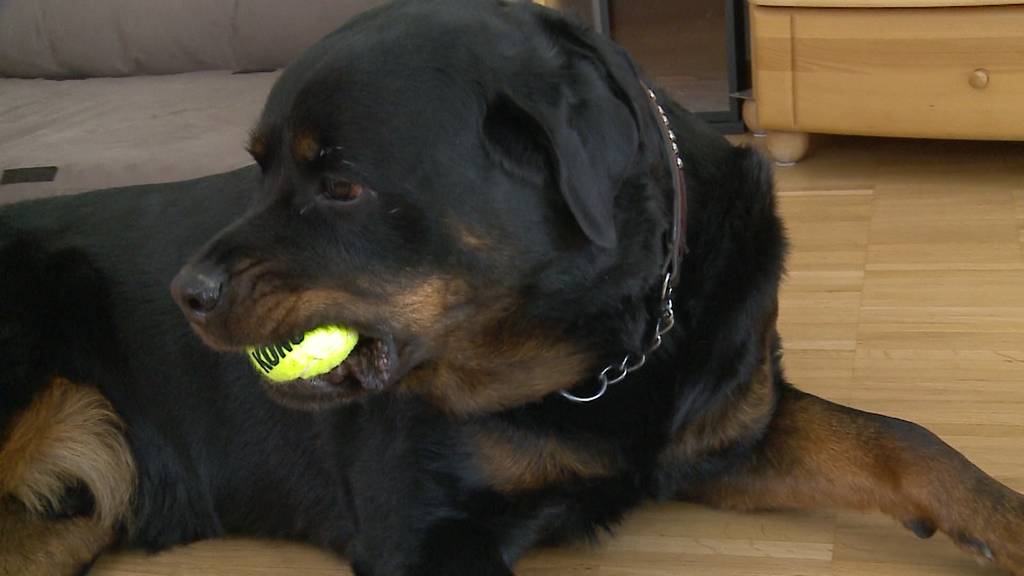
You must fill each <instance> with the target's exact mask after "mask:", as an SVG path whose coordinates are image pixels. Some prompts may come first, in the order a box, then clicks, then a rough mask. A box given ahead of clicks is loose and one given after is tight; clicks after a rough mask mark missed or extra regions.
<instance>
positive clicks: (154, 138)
mask: <svg viewBox="0 0 1024 576" xmlns="http://www.w3.org/2000/svg"><path fill="white" fill-rule="evenodd" d="M277 76H278V73H277V72H270V73H261V74H232V73H230V72H224V71H208V72H191V73H187V74H174V75H165V76H137V77H131V78H90V79H88V80H61V81H56V80H41V79H36V80H22V79H16V78H3V79H0V170H7V169H11V168H27V167H34V166H57V167H58V168H59V171H58V172H57V177H56V179H55V180H54V181H52V182H35V183H20V184H7V185H4V186H0V204H5V203H8V202H15V201H18V200H25V199H29V198H39V197H42V196H53V195H58V194H70V193H74V192H82V191H84V190H91V189H95V188H107V187H112V186H127V185H130V184H147V183H153V182H169V181H174V180H184V179H186V178H194V177H198V176H206V175H208V174H216V173H218V172H225V171H228V170H232V169H234V168H238V167H241V166H245V165H246V164H251V163H252V158H250V157H249V155H248V154H247V153H246V152H245V148H244V147H245V142H246V140H247V136H248V132H249V130H250V129H251V128H252V127H253V125H254V124H255V123H256V120H257V118H258V117H259V113H260V110H261V109H262V107H263V101H264V100H265V99H266V97H267V93H268V92H269V91H270V87H271V86H272V85H273V83H274V80H276V79H277Z"/></svg>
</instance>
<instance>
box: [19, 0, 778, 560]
mask: <svg viewBox="0 0 1024 576" xmlns="http://www.w3.org/2000/svg"><path fill="white" fill-rule="evenodd" d="M644 98H645V95H644V92H643V89H642V87H641V86H640V84H639V81H638V79H637V77H636V76H635V72H634V68H633V65H632V63H631V62H630V60H629V59H628V57H626V56H625V55H624V54H623V53H622V52H621V50H620V49H618V48H617V47H614V46H613V45H611V44H610V43H609V42H607V41H605V40H603V39H599V38H598V37H596V36H595V35H593V34H591V33H590V32H587V31H584V30H582V29H580V28H578V27H577V26H576V25H574V24H570V23H567V22H565V21H563V20H562V19H561V18H559V17H557V16H555V15H553V14H552V13H549V12H548V11H546V10H543V9H540V8H536V7H528V6H524V5H519V4H517V3H504V2H498V1H497V0H495V1H487V2H478V1H441V0H429V1H424V0H417V1H400V2H396V3H395V4H394V5H391V6H388V7H385V8H383V9H380V10H376V11H374V12H372V13H369V14H367V15H364V16H362V17H359V18H357V19H356V20H354V21H353V22H351V23H350V24H348V25H347V26H345V27H344V28H342V29H341V30H339V31H338V32H336V33H334V34H333V35H331V36H329V37H328V38H326V39H325V40H323V41H322V42H321V43H319V44H317V45H316V46H314V47H313V48H311V49H310V50H309V51H308V52H307V53H306V54H305V55H303V56H302V57H300V58H299V60H297V61H296V62H295V63H294V64H293V65H292V66H290V67H289V69H288V70H287V71H286V72H285V73H284V75H283V76H282V78H281V79H280V81H279V82H278V84H277V86H276V87H275V88H274V91H273V93H272V94H271V96H270V98H269V100H268V102H267V106H266V109H265V111H264V114H263V117H262V120H261V121H260V125H259V127H258V131H260V132H261V133H262V134H265V135H267V138H268V141H267V142H266V148H267V150H268V152H267V154H266V155H265V156H263V157H261V158H260V161H261V165H262V169H258V168H256V167H249V168H244V169H241V170H237V171H234V172H231V173H227V174H223V175H219V176H211V177H208V178H201V179H198V180H193V181H189V182H182V183H177V184H167V185H154V186H139V187H130V188H124V189H118V190H109V191H102V192H96V193H90V194H84V195H80V196H76V197H73V198H63V199H54V200H46V201H40V202H33V203H26V204H21V205H16V206H12V207H7V208H4V209H3V210H2V212H0V226H2V228H0V233H2V240H3V247H2V249H0V250H2V252H0V273H2V274H3V278H4V282H3V283H2V284H0V348H2V349H3V350H4V353H5V357H6V359H7V360H6V362H5V363H4V365H3V369H2V370H3V371H2V372H0V393H2V394H3V395H4V396H3V397H2V398H0V429H3V428H6V425H7V424H8V423H9V422H10V421H11V420H12V418H14V417H16V414H17V413H18V411H19V410H21V409H22V408H23V407H24V406H25V405H26V403H27V402H28V401H29V400H30V398H31V397H32V396H33V395H34V394H35V393H37V392H38V391H39V390H40V389H42V387H43V386H45V385H46V382H47V381H48V378H49V376H51V375H54V374H60V375H63V376H66V377H68V378H71V379H74V380H77V381H83V382H87V383H89V384H92V385H95V386H96V387H98V388H99V389H100V390H101V391H102V392H103V393H104V394H105V395H106V396H107V397H108V398H109V399H110V400H111V401H112V403H113V404H114V406H115V407H116V408H117V410H118V411H119V413H120V414H121V415H122V417H123V418H124V420H125V421H126V422H127V424H128V430H129V432H128V436H129V439H130V441H131V445H132V447H133V450H134V454H135V456H136V458H137V461H138V466H139V481H140V484H139V489H138V495H137V497H136V500H135V510H134V522H133V523H132V525H131V526H132V528H131V529H130V530H126V531H125V533H124V534H123V537H122V541H121V545H123V546H132V547H143V548H147V549H151V550H158V549H162V548H165V547H168V546H171V545H174V544H178V543H182V542H188V541H192V540H196V539H201V538H209V537H214V536H220V535H223V534H252V535H265V536H275V537H283V538H292V539H297V540H303V541H308V542H312V543H314V544H316V545H319V546H323V547H326V548H330V549H332V550H335V551H337V552H339V553H342V554H344V555H346V556H347V557H348V558H349V559H351V561H352V562H353V565H354V566H355V569H356V572H357V573H358V574H361V575H364V576H365V575H375V576H382V575H392V574H396V575H397V574H403V575H406V574H407V575H414V574H452V575H456V574H459V575H464V574H476V575H495V576H497V575H504V574H510V573H511V569H512V567H513V566H514V563H515V561H516V559H517V557H518V556H519V555H520V554H521V553H523V552H524V551H525V550H526V549H528V548H530V547H532V546H535V545H538V544H542V543H551V542H560V541H564V540H567V539H578V538H590V537H592V536H593V535H594V534H595V533H596V532H597V531H599V530H603V529H607V528H609V527H611V526H613V525H614V524H615V523H617V522H618V521H619V520H620V519H621V518H622V516H623V515H624V514H625V513H626V512H627V511H628V510H629V509H630V508H631V507H633V506H635V505H637V504H638V503H639V502H641V501H642V500H644V499H646V498H652V497H653V498H667V497H673V496H676V495H678V494H680V493H683V492H685V488H686V486H687V485H688V484H695V483H700V482H701V481H703V480H704V479H707V478H710V477H713V476H714V475H715V474H716V473H717V472H718V471H720V470H723V469H725V468H727V467H728V466H729V465H730V464H731V463H732V462H734V461H736V460H737V459H739V458H742V456H743V455H744V453H745V452H746V449H747V447H748V446H749V445H750V444H752V443H754V442H756V440H757V432H756V431H755V432H754V433H752V435H751V437H750V438H746V439H743V441H738V442H737V443H736V444H735V445H734V446H733V447H732V448H730V449H727V450H724V451H722V452H721V453H720V454H717V455H715V456H713V457H709V458H706V459H701V460H699V461H694V462H692V463H689V464H688V465H686V466H682V467H676V468H673V469H665V468H664V467H663V466H661V465H660V464H659V455H660V454H662V453H663V452H664V450H665V448H666V446H667V443H668V442H669V440H670V438H671V437H672V436H673V434H674V433H675V432H676V431H677V430H680V429H681V428H683V427H685V426H686V425H687V424H688V423H690V422H692V421H693V420H694V419H695V418H697V417H699V416H700V415H702V414H705V413H706V412H707V411H708V410H709V409H710V408H712V407H715V406H718V405H719V404H720V403H723V402H729V401H730V399H731V398H734V397H737V396H738V395H739V394H741V393H742V391H743V387H745V386H747V385H749V383H750V382H751V379H752V374H753V373H754V372H755V370H757V369H758V367H759V366H760V365H761V363H762V362H764V361H765V358H764V350H763V347H762V345H761V340H760V339H759V336H760V334H761V331H760V330H761V328H760V327H761V323H762V322H763V321H764V317H765V315H766V314H769V313H770V310H772V309H773V308H774V306H775V303H776V297H777V294H776V290H777V286H778V282H779V278H780V275H781V273H782V266H783V264H782V262H783V253H784V244H785V242H784V235H783V230H782V226H781V223H780V221H779V219H778V217H777V216H776V212H775V205H774V200H773V196H772V184H771V177H770V173H769V169H768V167H767V165H766V164H765V163H764V162H763V161H762V160H761V159H760V158H759V157H758V156H757V154H755V153H754V152H752V151H750V150H747V149H743V148H734V147H732V146H730V145H729V144H728V143H727V142H726V141H725V140H724V139H722V138H721V137H720V136H719V135H718V134H716V133H714V132H713V131H712V130H710V129H709V128H708V127H706V126H705V125H704V124H702V123H701V122H700V121H699V120H698V119H696V118H695V117H694V116H692V115H691V114H689V113H688V112H686V111H684V110H683V109H681V108H680V107H678V106H676V105H674V104H670V105H669V106H668V107H669V109H670V117H671V122H672V124H673V127H674V129H675V131H676V132H677V133H678V134H679V136H680V144H681V148H682V156H683V157H684V158H685V159H686V165H687V169H686V180H687V186H688V189H689V192H690V194H689V231H690V235H689V238H688V239H687V240H688V244H689V247H690V252H689V254H688V255H687V256H686V258H685V259H684V260H683V271H682V278H681V281H682V284H681V286H680V288H679V289H678V291H677V296H676V308H677V311H678V315H679V318H678V323H677V327H676V328H675V329H674V330H673V331H672V332H671V333H670V334H669V335H668V336H667V338H666V344H665V345H664V346H663V347H662V349H661V350H660V351H659V352H658V353H657V354H656V355H655V356H654V357H652V358H651V359H650V360H649V361H648V363H647V366H646V367H644V368H643V369H642V370H641V371H639V372H637V373H636V374H634V375H633V376H631V377H630V378H629V379H628V380H627V381H626V382H624V383H622V384H620V385H618V386H616V387H613V388H612V389H611V391H610V392H609V394H608V395H607V397H605V398H603V399H602V400H600V401H598V402H595V403H593V404H590V405H586V406H579V405H575V404H570V403H568V402H566V401H565V400H564V399H562V398H561V397H560V396H558V395H557V394H550V395H547V396H545V397H543V398H538V399H537V400H536V401H535V402H530V403H526V404H522V405H520V406H516V407H513V408H511V409H504V410H500V411H498V412H495V413H481V414H471V415H464V416H462V417H454V416H452V415H450V414H448V413H446V412H445V411H443V410H440V409H438V408H436V407H435V406H434V405H433V404H431V403H429V402H427V401H425V400H424V399H423V398H421V397H419V396H417V395H411V394H397V393H390V392H385V393H382V394H376V395H369V396H366V397H365V398H363V399H361V400H359V401H357V402H354V403H350V404H346V405H344V406H341V407H339V408H336V409H332V410H326V411H320V412H314V413H303V412H296V411H292V410H289V409H286V408H283V407H281V406H279V405H277V404H275V403H273V402H271V401H270V400H268V399H267V397H266V396H265V394H264V393H263V391H262V389H261V387H260V385H259V383H258V378H257V377H256V375H255V374H254V371H253V370H252V369H251V367H249V366H248V364H247V362H246V360H245V358H244V357H243V356H242V355H241V354H238V353H236V352H215V351H213V350H211V349H209V348H207V347H206V346H205V345H204V344H203V343H202V342H201V341H200V339H199V338H197V337H196V336H195V335H194V334H193V332H192V331H191V330H190V327H189V324H188V322H186V320H185V319H184V318H183V317H182V315H181V314H180V312H179V311H178V309H177V308H176V306H175V304H174V302H173V301H172V300H171V298H170V296H169V295H168V290H167V287H168V285H169V284H170V283H171V280H172V278H173V277H174V276H175V274H176V273H177V272H178V269H179V268H180V267H181V266H182V265H183V264H184V263H185V262H186V261H187V260H188V259H189V256H190V255H191V254H193V253H196V252H197V251H199V250H200V248H201V247H203V246H204V244H206V243H207V240H208V239H210V238H211V237H214V236H215V235H217V240H215V241H214V242H213V243H211V244H208V245H206V247H205V248H203V250H202V252H201V256H200V257H199V258H203V259H207V260H209V261H214V262H217V263H218V265H222V266H225V267H230V266H231V265H233V264H234V263H237V262H238V261H240V260H242V259H246V258H257V257H258V258H260V259H262V260H266V261H272V262H274V265H275V266H276V268H275V269H274V273H275V274H276V276H277V281H278V282H279V283H280V284H282V285H283V286H286V287H287V289H299V288H303V289H304V288H308V287H323V288H331V287H343V288H345V289H346V290H348V291H350V292H353V293H359V294H364V293H367V292H370V293H372V292H373V290H374V287H378V286H379V287H381V288H380V289H381V290H382V291H384V292H387V291H388V290H391V289H392V288H395V287H397V286H401V285H403V283H413V282H414V280H415V277H414V276H410V275H409V274H411V273H410V272H408V271H409V270H410V269H412V270H416V271H417V273H420V272H421V271H424V270H426V271H429V272H437V273H442V274H445V275H447V276H453V277H458V278H461V279H464V280H465V281H466V282H467V283H469V284H470V286H471V287H472V288H474V289H479V290H490V289H492V288H494V289H497V287H504V288H511V291H512V292H514V294H515V296H516V298H517V301H518V302H519V304H518V306H519V308H518V310H517V318H518V320H517V323H518V324H517V326H521V327H522V328H523V330H524V331H525V330H526V329H527V328H529V329H538V330H543V331H545V333H547V334H557V335H558V336H559V337H560V338H563V339H565V340H566V341H568V342H573V343H575V344H577V345H578V346H579V347H580V348H582V349H585V350H587V351H589V352H591V353H592V357H593V358H594V364H595V365H594V366H593V368H594V372H595V373H596V371H597V370H599V369H600V367H601V365H603V364H607V363H608V362H611V361H615V360H617V359H618V358H620V357H621V355H622V354H623V353H624V352H625V351H636V350H639V349H640V347H641V346H642V345H643V344H644V343H645V342H644V340H645V334H646V333H647V331H648V330H649V329H650V316H651V310H652V309H653V304H654V302H655V301H656V299H657V289H658V285H659V282H660V278H659V273H660V266H661V263H662V261H663V259H664V258H665V254H664V253H663V249H662V238H663V236H664V234H665V233H666V231H667V230H668V229H669V227H670V225H671V206H672V203H671V202H672V199H671V194H672V191H671V185H670V180H669V172H668V165H667V161H668V158H667V157H666V155H665V152H664V145H663V143H662V141H661V137H660V134H659V132H658V127H657V124H655V119H654V118H653V117H652V116H651V115H650V113H649V112H648V111H647V109H646V103H645V102H644V100H643V99H644ZM663 100H666V101H667V99H664V97H663ZM301 130H315V131H316V137H317V138H318V140H319V143H320V144H321V145H323V146H325V147H326V146H338V147H340V152H339V153H340V154H341V159H342V160H341V161H340V162H339V163H333V164H332V162H334V161H333V160H332V159H331V157H330V156H328V157H325V158H322V159H318V160H316V161H315V162H314V163H313V165H311V166H305V165H300V164H299V163H297V162H296V161H295V159H294V158H293V157H292V156H291V155H290V153H289V151H290V139H291V138H292V137H293V136H294V135H295V134H296V132H298V131H301ZM325 163H326V164H325ZM325 173H326V174H331V175H332V176H331V177H337V178H344V179H347V180H358V181H360V182H364V183H365V184H366V186H367V187H368V188H372V190H373V196H371V197H369V198H368V199H366V200H363V201H360V203H357V204H354V205H352V206H336V205H333V204H329V203H325V202H324V201H323V200H321V199H320V198H319V197H318V196H317V190H318V187H319V186H320V182H321V179H322V178H323V174H325ZM243 214H244V215H243ZM239 218H241V219H240V220H238V222H237V223H235V224H233V225H231V223H232V222H234V221H236V219H239ZM451 218H455V219H457V220H458V221H460V222H465V223H469V224H471V225H472V226H474V228H475V229H478V230H480V231H482V233H483V234H484V235H485V236H486V237H487V243H488V248H487V249H486V250H483V251H481V252H480V253H473V252H469V251H467V250H466V249H465V248H462V247H460V246H459V245H458V244H457V242H455V240H453V238H452V237H451V235H450V233H449V230H448V228H446V227H445V223H446V222H448V221H449V220H450V219H451ZM229 225H231V226H230V227H229ZM225 229H226V231H225V232H220V231H221V230H225ZM218 232H220V234H219V235H218ZM395 289H397V288H395ZM371 295H372V294H371ZM327 320H333V321H338V320H339V319H337V318H333V319H332V318H329V317H324V318H314V317H311V318H305V319H303V321H304V322H308V323H310V324H317V323H320V322H322V321H327ZM225 334H226V332H225ZM222 336H223V335H222ZM278 336H280V335H278ZM402 336H403V337H405V338H406V339H407V340H408V341H414V340H415V337H416V335H415V334H403V335H402ZM221 340H222V341H223V342H222V343H223V344H224V345H225V346H227V347H238V346H241V345H244V344H247V343H249V344H252V343H257V342H243V341H240V340H237V341H229V340H230V338H228V337H227V336H224V337H222V338H221ZM424 361H426V360H424ZM590 381H591V380H590V379H589V378H588V379H587V380H585V381H583V382H579V383H578V384H580V385H581V386H584V387H585V386H587V385H588V383H589V382H590ZM776 381H777V383H778V385H781V373H779V372H778V370H777V369H776ZM492 422H500V423H502V424H504V425H506V426H509V427H511V428H512V429H513V430H529V431H533V432H534V433H537V434H542V435H550V436H554V437H562V438H573V439H582V440H584V441H585V442H587V443H592V444H593V445H599V446H605V447H607V448H608V449H609V450H611V451H612V452H614V453H615V454H617V455H619V458H620V459H621V462H622V465H621V467H620V469H619V470H618V471H617V472H616V473H615V474H614V475H612V476H610V477H604V478H600V479H594V478H589V479H588V478H580V479H577V480H573V481H566V482H564V483H562V484H561V485H556V486H550V487H547V488H545V489H542V490H535V491H530V492H527V493H522V494H517V495H515V496H510V495H507V494H503V493H500V492H498V491H496V490H494V489H493V488H492V487H490V486H488V485H487V482H486V481H485V479H484V478H483V476H482V475H481V473H480V471H479V470H478V469H477V468H476V467H475V465H474V463H473V454H472V452H471V448H470V447H469V446H468V444H467V440H466V438H465V435H464V430H465V429H466V428H467V427H468V426H471V425H478V424H481V423H483V424H487V423H492Z"/></svg>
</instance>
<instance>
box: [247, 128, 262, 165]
mask: <svg viewBox="0 0 1024 576" xmlns="http://www.w3.org/2000/svg"><path fill="white" fill-rule="evenodd" d="M245 149H246V150H248V152H249V155H251V156H252V157H253V160H256V161H257V162H261V161H262V160H263V159H264V158H265V157H266V156H267V140H266V139H265V138H264V137H263V135H262V134H258V133H255V132H254V133H253V134H251V135H250V136H249V144H247V145H246V147H245Z"/></svg>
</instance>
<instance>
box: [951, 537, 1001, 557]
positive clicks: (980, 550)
mask: <svg viewBox="0 0 1024 576" xmlns="http://www.w3.org/2000/svg"><path fill="white" fill-rule="evenodd" d="M954 539H955V540H956V541H957V543H958V544H960V545H961V546H965V547H967V548H970V549H971V550H973V551H974V552H976V553H977V554H978V555H979V556H983V557H984V558H985V559H986V560H988V561H989V562H994V561H995V559H996V557H995V554H993V553H992V549H991V548H989V547H988V544H985V543H984V542H982V541H981V540H978V539H977V538H972V537H970V536H967V535H965V534H957V535H956V536H955V537H954ZM979 560H980V559H979Z"/></svg>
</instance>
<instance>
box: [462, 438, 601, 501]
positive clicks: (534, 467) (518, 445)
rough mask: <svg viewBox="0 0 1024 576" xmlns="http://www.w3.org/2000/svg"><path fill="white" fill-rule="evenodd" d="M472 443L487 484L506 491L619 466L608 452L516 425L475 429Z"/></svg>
mask: <svg viewBox="0 0 1024 576" xmlns="http://www.w3.org/2000/svg"><path fill="white" fill-rule="evenodd" d="M471 444H472V446H473V450H474V454H475V457H476V461H477V463H478V465H479V466H480V467H481V469H482V470H483V472H484V476H485V478H486V479H487V482H488V485H489V486H491V487H492V488H494V489H495V490H497V491H499V492H504V493H506V494H514V493H518V492H526V491H530V490H538V489H541V488H544V487H546V486H550V485H553V484H562V483H564V482H566V481H570V480H574V479H588V478H600V477H605V476H610V475H612V474H614V472H615V471H616V469H617V468H618V462H617V458H616V457H614V456H613V455H611V454H609V453H602V452H600V451H598V449H595V448H593V447H584V446H580V445H576V444H574V443H572V442H569V441H567V440H564V439H560V438H555V437H553V436H541V435H537V434H533V433H530V432H524V431H522V430H519V429H511V428H508V429H493V428H487V429H484V428H481V429H477V430H475V431H473V432H471Z"/></svg>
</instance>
